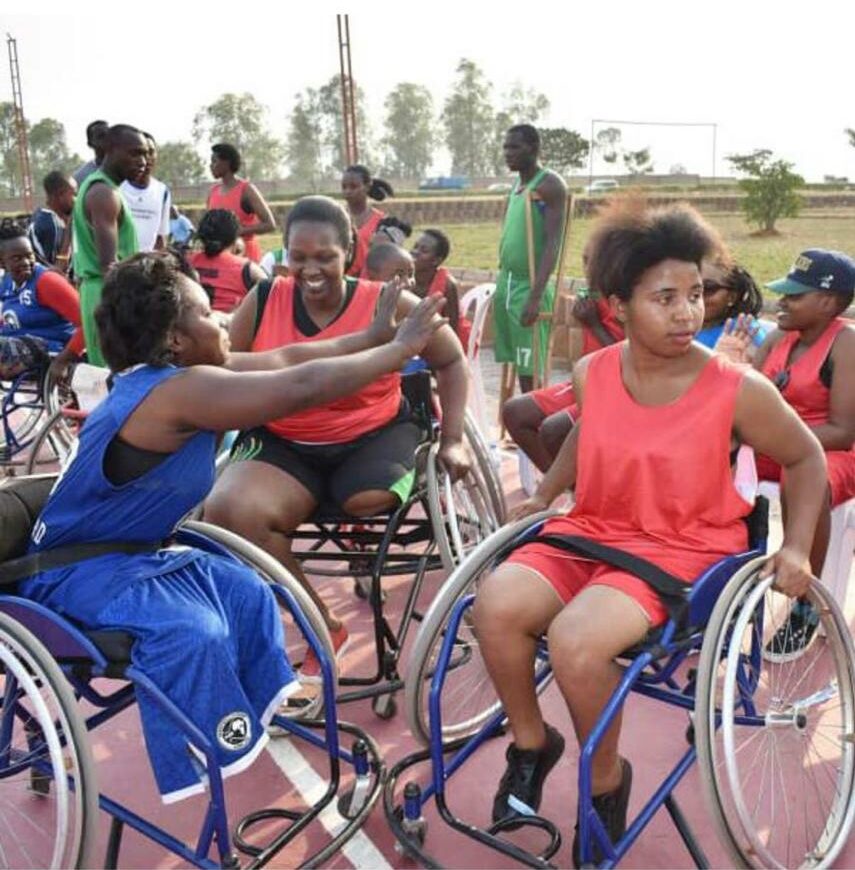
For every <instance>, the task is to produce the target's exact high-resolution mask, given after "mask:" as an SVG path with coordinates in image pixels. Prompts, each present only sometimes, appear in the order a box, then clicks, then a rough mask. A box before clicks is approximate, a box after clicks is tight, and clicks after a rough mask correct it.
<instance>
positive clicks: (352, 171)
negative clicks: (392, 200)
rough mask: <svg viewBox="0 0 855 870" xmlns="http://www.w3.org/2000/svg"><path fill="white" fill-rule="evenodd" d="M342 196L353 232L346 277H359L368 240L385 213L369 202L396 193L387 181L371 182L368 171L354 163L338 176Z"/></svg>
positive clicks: (375, 179)
mask: <svg viewBox="0 0 855 870" xmlns="http://www.w3.org/2000/svg"><path fill="white" fill-rule="evenodd" d="M341 192H342V195H343V196H344V201H345V202H346V203H347V210H348V212H349V213H350V220H351V223H352V224H353V229H354V231H355V238H354V241H355V248H354V250H353V252H352V258H351V260H350V265H349V266H348V269H347V274H348V275H353V276H356V277H360V276H361V275H362V272H363V269H364V268H365V258H366V257H367V256H368V249H369V248H370V247H371V240H372V238H373V236H374V233H376V232H377V228H378V226H379V225H380V221H381V220H382V219H383V218H384V217H385V216H386V212H384V211H381V210H380V209H379V208H375V207H374V206H373V205H371V203H370V202H369V200H370V199H373V200H374V201H375V202H382V201H383V200H384V199H386V198H387V197H390V196H394V195H395V191H394V190H392V185H391V184H389V182H388V181H383V179H382V178H373V177H372V175H371V173H370V172H369V171H368V168H367V167H365V166H362V165H361V164H359V163H357V164H354V165H353V166H348V167H347V169H345V170H344V173H343V174H342V176H341Z"/></svg>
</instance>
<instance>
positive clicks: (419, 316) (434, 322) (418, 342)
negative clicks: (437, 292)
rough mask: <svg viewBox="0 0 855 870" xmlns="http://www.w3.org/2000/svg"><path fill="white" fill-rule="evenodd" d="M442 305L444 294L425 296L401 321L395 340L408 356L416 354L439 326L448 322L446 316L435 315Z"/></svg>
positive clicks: (443, 303) (422, 348)
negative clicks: (402, 346)
mask: <svg viewBox="0 0 855 870" xmlns="http://www.w3.org/2000/svg"><path fill="white" fill-rule="evenodd" d="M443 305H445V297H444V296H427V297H425V298H424V299H422V301H421V302H419V304H418V305H417V306H416V307H415V308H414V309H413V310H412V311H411V312H410V313H409V314H408V315H407V316H406V318H405V319H404V320H403V321H402V322H401V325H400V326H399V327H398V331H397V333H396V334H395V341H397V342H400V343H401V344H402V345H404V347H405V348H406V349H407V352H408V355H409V356H418V355H419V354H420V353H421V352H422V350H424V347H425V345H426V344H427V343H428V342H429V341H430V340H431V337H432V336H433V334H434V333H435V332H436V331H437V330H438V329H439V328H440V326H444V325H445V324H446V323H448V319H447V318H445V317H437V315H438V314H439V312H440V311H442V306H443Z"/></svg>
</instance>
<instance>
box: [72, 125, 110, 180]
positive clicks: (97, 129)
mask: <svg viewBox="0 0 855 870" xmlns="http://www.w3.org/2000/svg"><path fill="white" fill-rule="evenodd" d="M109 130H110V125H109V124H108V123H107V122H106V121H92V123H91V124H89V126H88V127H87V128H86V144H87V145H88V146H89V147H90V148H91V149H92V150H93V151H94V152H95V157H94V158H93V159H92V160H87V161H86V163H84V164H83V165H82V166H80V167H79V168H78V169H77V170H76V171H75V173H74V180H75V181H76V182H77V186H78V187H79V186H80V185H81V184H83V182H84V181H85V180H86V179H87V178H88V177H89V176H90V175H91V174H92V173H93V172H94V171H95V170H96V169H97V168H98V167H99V166H100V165H101V161H103V159H104V149H105V147H106V141H107V133H108V132H109Z"/></svg>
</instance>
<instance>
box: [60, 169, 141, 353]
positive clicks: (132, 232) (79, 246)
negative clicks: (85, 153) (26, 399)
mask: <svg viewBox="0 0 855 870" xmlns="http://www.w3.org/2000/svg"><path fill="white" fill-rule="evenodd" d="M99 181H103V182H104V183H105V184H109V185H110V187H111V188H113V190H115V191H116V193H117V194H118V196H119V198H120V199H121V198H122V194H121V193H120V192H119V186H118V185H117V184H116V182H115V181H113V179H112V178H110V177H109V176H108V175H105V174H104V173H103V172H102V171H101V170H100V169H96V170H95V172H93V173H92V174H91V175H89V176H88V177H87V178H86V180H85V181H84V182H83V184H81V185H80V190H79V191H78V194H77V198H76V199H75V200H74V210H73V211H72V212H71V229H72V233H73V239H74V274H75V275H77V277H78V278H79V279H80V320H81V323H82V324H83V335H84V337H85V339H86V353H87V356H88V358H89V362H90V363H92V365H96V366H104V365H106V361H105V360H104V357H103V356H102V355H101V349H100V348H99V347H98V331H97V329H96V327H95V309H96V308H97V307H98V303H99V302H100V301H101V291H102V290H103V287H104V276H103V274H102V272H101V262H100V260H99V259H98V249H97V248H96V247H95V233H94V231H93V230H92V225H91V224H90V223H89V220H88V219H87V217H86V210H85V204H86V194H87V193H88V192H89V188H90V187H91V186H92V185H93V184H95V183H96V182H99ZM118 229H119V233H118V239H117V246H116V260H126V259H127V258H128V257H130V256H131V255H132V254H135V253H136V252H137V250H139V244H138V243H137V231H136V227H135V226H134V221H133V218H132V217H131V213H130V210H129V209H128V208H127V206H126V205H125V201H124V199H122V210H121V212H120V214H119V227H118Z"/></svg>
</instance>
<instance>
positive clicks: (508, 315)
mask: <svg viewBox="0 0 855 870" xmlns="http://www.w3.org/2000/svg"><path fill="white" fill-rule="evenodd" d="M502 147H503V150H504V153H505V162H506V163H507V165H508V169H512V170H516V171H517V172H518V173H519V179H518V181H517V184H516V185H515V186H514V189H513V190H512V191H511V193H510V195H509V197H508V207H507V210H506V212H505V223H504V226H503V227H502V237H501V240H500V242H499V274H498V276H497V278H496V294H495V296H494V297H493V323H494V327H495V346H494V349H495V355H496V362H503V363H505V362H506V363H513V364H514V365H515V366H516V368H517V373H518V374H519V380H520V389H521V390H522V391H523V392H528V391H529V390H531V389H532V386H533V373H534V337H535V335H534V333H535V327H534V324H535V323H536V322H537V319H538V315H539V313H540V312H542V311H544V312H549V311H551V310H552V303H553V299H554V296H555V287H554V284H552V283H550V281H549V278H550V276H551V275H552V271H553V270H554V269H555V265H556V262H557V260H558V254H559V251H560V249H561V240H562V236H563V230H564V220H565V212H566V208H567V187H566V185H565V184H564V180H563V179H562V178H561V176H560V175H558V174H557V173H555V172H552V171H551V170H549V169H544V168H543V167H542V166H541V165H540V160H539V157H540V135H539V134H538V132H537V130H536V129H535V128H534V127H532V126H531V124H517V125H516V126H514V127H511V128H510V129H509V130H508V132H507V133H506V134H505V141H504V145H503V146H502ZM526 191H528V195H526ZM529 202H530V203H531V206H530V211H531V224H532V242H533V248H534V262H533V263H530V262H529V242H528V234H527V230H526V207H527V205H528V203H529ZM532 276H533V280H532ZM549 326H550V325H549V322H548V321H546V320H543V321H540V322H539V323H537V327H536V329H537V333H538V335H537V342H538V354H539V369H540V376H541V377H542V376H543V373H544V368H545V363H546V349H547V342H548V338H549Z"/></svg>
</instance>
